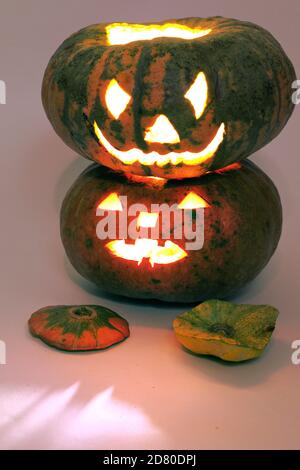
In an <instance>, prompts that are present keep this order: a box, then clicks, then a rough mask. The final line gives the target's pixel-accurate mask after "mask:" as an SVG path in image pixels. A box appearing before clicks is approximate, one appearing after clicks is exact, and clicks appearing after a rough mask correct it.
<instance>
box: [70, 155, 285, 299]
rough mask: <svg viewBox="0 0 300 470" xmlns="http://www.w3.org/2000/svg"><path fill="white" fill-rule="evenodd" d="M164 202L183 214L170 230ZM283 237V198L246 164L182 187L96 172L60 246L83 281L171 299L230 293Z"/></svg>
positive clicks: (76, 194)
mask: <svg viewBox="0 0 300 470" xmlns="http://www.w3.org/2000/svg"><path fill="white" fill-rule="evenodd" d="M124 197H125V198H126V202H127V206H126V208H125V205H124ZM161 204H164V205H167V206H172V207H173V206H175V208H176V210H177V211H178V212H174V214H176V217H175V215H174V214H173V217H171V218H169V219H167V222H168V223H169V230H166V226H167V225H168V223H167V222H166V220H164V219H163V211H160V210H159V209H158V207H159V206H160V205H161ZM133 207H134V211H132V212H130V209H131V208H133ZM125 209H126V210H125ZM178 213H180V214H184V217H183V216H182V217H181V218H177V214H178ZM199 214H202V219H201V217H200V218H199V217H198V215H199ZM199 220H200V223H199ZM124 222H125V225H126V228H127V229H128V230H127V231H124V230H123V229H124ZM186 224H187V226H188V224H190V227H191V228H192V231H191V232H187V231H186V230H185V228H186ZM109 226H111V227H110V228H111V230H110V232H109V230H108V228H109ZM114 228H115V231H114ZM167 228H168V227H167ZM105 230H106V232H105ZM201 231H202V233H203V239H201V240H200V244H198V245H197V246H196V245H193V243H194V242H195V240H196V241H197V242H198V241H199V239H200V238H201ZM280 232H281V204H280V199H279V195H278V192H277V190H276V188H275V187H274V185H273V183H272V181H271V180H270V179H269V178H268V177H267V175H265V174H264V173H263V172H262V171H261V170H260V169H259V168H258V167H257V166H255V165H254V164H253V163H251V162H249V161H247V160H246V161H245V162H243V163H242V164H234V165H232V166H231V167H229V168H225V169H223V170H218V171H217V172H214V173H211V174H208V175H205V176H202V177H200V178H191V179H186V180H184V181H176V180H166V179H160V178H151V177H143V178H142V177H132V176H131V177H130V179H128V177H127V176H125V175H122V174H117V173H112V172H111V171H109V170H108V169H106V168H105V167H101V166H99V165H92V167H90V168H89V169H87V170H86V171H85V172H83V173H82V174H81V175H80V176H79V178H78V180H77V181H76V182H75V183H74V185H73V186H72V187H71V189H70V190H69V192H68V194H67V195H66V197H65V200H64V203H63V206H62V211H61V236H62V241H63V244H64V247H65V250H66V253H67V256H68V258H69V259H70V261H71V263H72V264H73V266H74V267H75V269H77V271H78V272H79V273H80V274H81V275H82V276H84V277H85V278H87V279H89V280H90V281H92V282H94V283H95V284H96V285H98V286H99V287H101V288H104V289H106V290H107V291H109V292H112V293H116V294H122V295H125V296H130V297H137V298H156V299H162V300H167V301H179V302H188V301H198V300H203V299H206V298H213V297H218V298H222V297H224V296H227V295H229V294H232V293H233V292H234V291H236V290H238V289H239V288H241V287H242V286H244V285H245V284H246V283H247V282H248V281H250V280H251V279H253V278H254V277H255V276H256V275H257V274H258V273H259V272H260V271H261V269H262V268H263V267H264V266H265V265H266V263H267V262H268V260H269V259H270V257H271V256H272V254H273V252H274V250H275V248H276V246H277V243H278V240H279V237H280ZM99 233H101V234H102V235H103V233H107V234H108V235H109V237H106V238H105V237H103V236H99ZM191 233H192V235H193V237H194V239H195V240H194V239H193V237H191V236H190V234H191ZM178 234H179V235H178ZM197 239H198V240H197Z"/></svg>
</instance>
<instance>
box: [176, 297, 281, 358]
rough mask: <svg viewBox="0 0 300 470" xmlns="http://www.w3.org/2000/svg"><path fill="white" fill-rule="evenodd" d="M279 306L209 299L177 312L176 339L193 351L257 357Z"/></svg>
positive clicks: (230, 356)
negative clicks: (189, 308)
mask: <svg viewBox="0 0 300 470" xmlns="http://www.w3.org/2000/svg"><path fill="white" fill-rule="evenodd" d="M278 313H279V312H278V310H277V309H275V308H274V307H271V306H270V305H246V304H244V305H236V304H233V303H231V302H224V301H220V300H209V301H206V302H203V303H202V304H200V305H197V307H195V308H193V309H192V310H190V311H187V312H185V313H183V314H181V315H178V316H177V317H176V318H175V320H174V322H173V328H174V332H175V335H176V337H177V339H178V341H179V342H180V343H181V344H182V345H183V346H184V347H185V348H187V349H188V350H190V351H192V352H194V353H195V354H204V355H213V356H217V357H220V358H221V359H223V360H225V361H232V362H240V361H247V360H249V359H254V358H256V357H259V356H260V355H261V354H262V353H263V351H264V350H265V348H266V346H267V345H268V343H269V341H270V339H271V336H272V333H273V331H274V329H275V324H276V319H277V316H278Z"/></svg>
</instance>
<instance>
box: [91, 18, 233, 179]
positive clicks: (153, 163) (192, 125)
mask: <svg viewBox="0 0 300 470" xmlns="http://www.w3.org/2000/svg"><path fill="white" fill-rule="evenodd" d="M208 34H210V30H204V29H201V28H198V29H197V28H195V29H192V28H187V27H186V28H184V27H183V26H179V25H176V24H174V25H172V24H170V25H169V26H168V27H167V26H166V25H164V26H161V27H158V26H156V27H152V28H151V27H150V26H148V27H147V26H144V27H142V26H138V25H125V26H124V25H123V26H122V25H119V24H116V25H110V26H109V27H107V35H108V40H109V41H110V43H111V45H112V46H116V47H112V49H111V50H110V53H108V54H107V57H106V61H105V67H104V68H103V69H102V70H101V73H100V76H99V77H98V80H99V87H98V88H97V96H96V97H95V101H94V107H93V109H92V110H90V111H91V112H90V113H89V122H90V123H92V126H93V131H94V133H95V136H96V138H97V140H98V142H99V145H100V147H101V149H104V150H105V151H106V152H108V153H109V154H110V155H111V157H113V158H116V159H118V160H119V161H120V162H121V163H123V164H125V165H134V164H136V163H137V164H140V165H143V166H145V167H148V170H149V172H148V174H152V170H151V169H153V168H154V167H156V168H163V169H164V168H168V167H170V166H171V167H172V166H178V165H179V166H182V165H183V166H185V165H186V166H190V167H193V166H197V165H199V164H204V163H205V162H206V161H207V160H209V159H211V158H212V157H213V155H214V154H215V152H216V151H217V149H218V148H219V146H220V145H221V143H222V141H223V139H224V135H225V123H224V122H215V119H214V117H215V116H214V109H213V108H214V107H213V94H214V92H213V87H212V86H211V85H210V80H211V73H210V72H209V70H206V69H205V67H204V68H203V69H202V68H201V60H200V57H201V49H199V47H194V46H193V42H192V40H193V39H195V40H196V39H197V40H198V41H197V44H199V40H200V39H199V38H201V37H202V36H206V35H208ZM168 37H172V38H177V41H176V40H175V41H174V39H173V41H171V42H168ZM157 38H160V40H159V42H157ZM185 38H189V39H190V41H189V42H188V43H186V45H185V43H184V40H185ZM180 39H181V40H180ZM182 40H183V41H182ZM164 41H165V42H166V41H167V42H166V43H164ZM124 43H126V44H127V47H128V49H127V50H126V51H124V49H123V48H122V49H120V48H118V47H117V46H118V45H120V44H124ZM162 44H163V47H162V46H161V45H162ZM185 47H186V48H188V53H187V54H185ZM99 151H100V150H99ZM146 171H147V170H146ZM154 173H155V170H154Z"/></svg>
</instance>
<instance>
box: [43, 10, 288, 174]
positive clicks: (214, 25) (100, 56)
mask: <svg viewBox="0 0 300 470" xmlns="http://www.w3.org/2000/svg"><path fill="white" fill-rule="evenodd" d="M176 22H177V23H181V24H184V25H187V26H189V27H194V26H201V27H203V28H204V29H206V28H211V29H212V33H210V34H208V35H207V36H204V37H202V38H199V39H197V40H196V39H194V40H192V41H183V40H179V39H170V38H163V39H162V38H159V39H156V40H153V41H137V42H134V43H130V44H127V45H125V46H120V45H118V46H108V45H107V43H106V33H105V27H106V26H107V25H106V24H99V25H92V26H89V27H87V28H84V29H82V30H81V31H79V32H78V33H75V34H73V35H72V36H71V37H70V38H68V39H67V40H66V41H65V42H64V43H63V44H62V45H61V46H60V47H59V49H58V50H57V51H56V53H55V54H54V56H53V57H52V59H51V60H50V62H49V65H48V67H47V70H46V73H45V77H44V81H43V92H42V96H43V104H44V108H45V110H46V113H47V116H48V118H49V120H50V122H51V123H52V125H53V127H54V129H55V130H56V132H57V133H58V135H59V136H60V137H61V138H62V139H63V140H64V141H65V142H66V143H67V144H68V145H69V146H71V147H72V148H73V149H74V150H75V151H77V152H79V153H80V154H81V155H83V156H85V157H87V158H90V159H92V160H95V161H97V162H99V163H101V164H103V165H105V166H108V167H110V168H112V169H115V170H122V171H125V172H126V173H133V174H138V175H145V174H146V175H147V176H149V175H153V176H161V177H166V178H184V177H192V176H200V175H201V174H203V173H205V172H206V171H208V170H211V169H218V168H222V167H224V166H227V165H229V164H231V163H233V162H236V161H239V160H241V159H243V158H245V157H247V156H248V155H250V154H252V153H253V152H255V151H257V150H258V149H259V148H261V147H263V146H264V145H266V144H267V143H268V142H270V140H272V139H273V138H274V137H276V135H277V134H278V133H279V132H280V131H281V129H282V128H283V127H284V125H285V124H286V122H287V120H288V119H289V117H290V115H291V113H292V111H293V108H294V105H293V103H292V100H291V94H292V88H291V86H292V82H293V81H294V80H295V71H294V68H293V66H292V64H291V62H290V61H289V59H288V57H287V56H286V54H285V53H284V51H283V50H282V48H281V46H280V44H279V43H278V42H277V41H276V39H274V37H273V36H272V35H271V34H270V33H269V32H267V31H266V30H264V29H263V28H261V27H260V26H257V25H255V24H252V23H249V22H243V21H239V20H235V19H226V18H222V17H212V18H206V19H205V18H187V19H182V20H176ZM125 51H126V54H128V55H131V56H132V57H134V56H135V55H137V56H138V62H137V67H136V69H134V68H133V69H130V70H132V74H133V73H134V74H135V76H134V81H135V87H134V90H133V106H132V113H133V121H134V139H135V144H136V145H135V146H139V147H140V148H141V149H143V150H144V151H147V144H146V142H145V141H144V140H143V136H142V129H141V122H140V116H141V114H142V115H143V114H145V113H147V110H146V109H145V108H143V106H144V105H143V104H142V98H143V97H145V96H147V92H148V91H147V87H148V89H149V86H150V87H151V84H150V85H149V84H146V83H145V81H144V79H145V77H147V75H148V74H149V66H150V64H151V63H152V61H153V54H154V56H155V57H156V58H159V57H164V56H165V55H166V54H169V55H170V59H169V60H167V61H166V70H165V72H161V73H162V75H164V76H163V77H162V81H163V86H164V89H165V91H167V93H168V99H166V100H164V102H163V103H162V104H161V105H162V106H163V107H164V109H163V110H161V109H158V110H157V112H158V113H160V112H162V111H166V113H167V115H168V117H169V119H170V120H171V121H172V123H173V125H174V126H175V128H176V129H177V131H178V132H179V134H180V136H184V134H185V133H188V132H189V123H190V121H191V119H192V118H191V109H189V106H188V104H187V102H186V100H185V99H184V92H185V91H186V85H187V84H188V83H189V79H190V78H191V77H192V76H195V73H196V71H200V70H202V71H204V72H205V74H206V75H207V77H208V86H209V96H210V103H209V105H208V107H207V109H206V111H205V112H206V113H212V116H213V121H212V123H211V126H212V127H214V126H218V125H220V124H221V122H224V123H225V129H226V134H225V138H224V141H223V143H222V144H221V145H220V147H219V149H218V150H217V152H216V154H215V156H214V157H212V158H211V159H209V160H208V161H207V162H205V163H203V164H200V165H197V166H187V165H184V164H181V165H178V166H174V165H167V166H165V167H162V168H159V167H158V166H156V165H153V166H147V165H142V164H140V163H138V162H136V163H134V164H132V165H126V164H123V163H122V162H121V161H119V160H118V159H116V158H115V157H113V156H111V155H110V154H109V153H108V152H107V151H106V150H105V149H104V148H103V147H101V146H100V145H99V143H98V140H97V137H96V136H95V134H94V131H93V127H92V124H93V121H94V119H95V120H96V121H97V122H98V123H99V125H100V126H102V127H103V128H105V126H106V130H107V133H106V135H107V136H108V138H109V140H113V142H114V143H115V144H116V146H117V148H119V149H121V150H122V148H124V149H127V147H126V145H127V143H126V136H125V134H126V132H127V131H128V125H127V127H124V126H123V125H122V122H120V121H118V120H117V121H112V120H111V118H109V117H108V112H107V110H106V109H105V108H104V107H103V106H102V105H101V103H100V100H99V96H98V89H99V83H101V81H103V80H105V79H111V78H114V75H115V73H116V72H115V71H116V69H118V67H119V69H118V70H121V69H122V70H123V69H126V64H124V62H123V55H124V54H125ZM168 57H169V56H168ZM101 61H103V64H102V65H101ZM99 63H100V66H99ZM97 67H99V71H97ZM130 73H131V72H130ZM188 76H189V79H188ZM180 77H181V79H179V78H180ZM182 82H184V85H185V87H183V85H182ZM90 101H91V102H90ZM201 120H202V121H201ZM204 120H205V115H204V116H202V117H201V118H200V121H201V122H204ZM198 145H199V143H198ZM167 148H169V146H168V145H166V149H167ZM171 149H174V146H173V147H172V146H171Z"/></svg>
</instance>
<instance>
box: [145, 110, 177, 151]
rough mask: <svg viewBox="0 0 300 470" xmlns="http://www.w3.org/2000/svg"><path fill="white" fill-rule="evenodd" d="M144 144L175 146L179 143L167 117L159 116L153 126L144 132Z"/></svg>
mask: <svg viewBox="0 0 300 470" xmlns="http://www.w3.org/2000/svg"><path fill="white" fill-rule="evenodd" d="M145 140H146V142H159V143H161V144H177V143H179V142H180V138H179V135H178V133H177V131H176V129H175V128H174V127H173V126H172V124H171V123H170V121H169V119H168V118H167V116H164V115H163V114H160V115H159V116H158V117H157V118H156V120H155V122H154V124H153V126H151V127H150V128H149V129H147V130H146V134H145Z"/></svg>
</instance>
